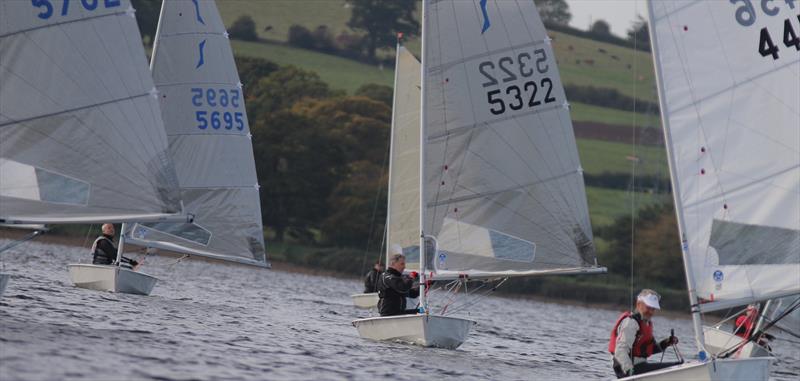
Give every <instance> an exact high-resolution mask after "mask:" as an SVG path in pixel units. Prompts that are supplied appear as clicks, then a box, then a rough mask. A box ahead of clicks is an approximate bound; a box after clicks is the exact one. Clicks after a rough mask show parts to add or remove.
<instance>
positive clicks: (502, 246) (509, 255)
mask: <svg viewBox="0 0 800 381" xmlns="http://www.w3.org/2000/svg"><path fill="white" fill-rule="evenodd" d="M489 239H490V240H491V242H492V250H493V252H494V256H495V258H497V259H504V260H507V261H517V262H533V257H534V254H535V253H536V244H534V243H533V242H530V241H526V240H523V239H519V238H517V237H513V236H510V235H508V234H503V233H500V232H497V231H494V230H489Z"/></svg>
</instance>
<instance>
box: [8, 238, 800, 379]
mask: <svg viewBox="0 0 800 381" xmlns="http://www.w3.org/2000/svg"><path fill="white" fill-rule="evenodd" d="M4 242H6V241H3V240H0V245H2V244H3V243H4ZM88 260H89V255H88V254H86V249H81V248H76V247H69V246H61V245H52V244H42V243H26V244H23V245H21V246H19V247H17V248H15V249H12V250H10V251H8V252H5V253H3V254H2V263H3V267H4V272H6V273H11V274H12V275H13V278H12V279H11V282H10V283H9V286H8V289H7V290H6V292H5V295H4V296H3V297H2V298H0V380H3V381H10V380H51V379H60V380H63V379H66V380H69V379H91V380H100V379H102V380H127V379H149V380H218V379H242V380H261V379H293V380H294V379H308V380H329V379H334V380H335V379H361V380H366V379H374V378H390V377H391V378H393V379H409V380H411V379H415V380H419V379H432V380H438V379H458V380H470V379H483V380H486V379H495V380H515V379H526V380H531V379H536V380H578V379H581V380H588V379H609V378H612V377H613V372H612V371H611V369H610V366H609V361H610V360H609V359H610V357H609V356H610V355H608V354H607V353H606V345H607V341H608V334H609V330H610V328H611V326H612V325H613V323H614V320H615V318H616V317H617V316H618V314H619V311H614V310H605V309H596V308H588V307H582V306H574V305H568V304H557V303H545V302H538V301H530V300H517V299H507V298H499V297H488V298H485V299H483V300H482V301H481V302H480V303H478V304H477V305H475V306H474V307H473V308H471V309H470V312H469V313H468V314H467V313H466V312H465V313H464V314H462V315H461V316H464V317H469V318H471V319H474V320H476V321H478V323H479V324H478V325H477V326H476V327H475V329H474V330H473V332H472V333H471V334H470V336H469V338H468V339H467V341H466V342H465V343H464V344H463V345H462V346H461V347H459V348H458V349H457V350H443V349H431V348H421V347H415V346H409V345H403V344H394V343H381V342H371V341H366V340H363V339H361V338H360V337H359V336H358V333H357V331H356V329H355V328H354V327H353V326H352V325H351V324H350V322H351V321H352V320H353V319H356V318H360V317H366V316H368V315H369V312H368V311H364V310H359V309H356V308H354V307H352V303H351V301H350V298H349V295H350V294H351V293H354V292H360V282H359V281H357V280H346V279H337V278H331V277H323V276H312V275H304V274H297V273H289V272H281V271H270V270H263V269H256V268H250V267H244V266H234V265H211V264H209V263H205V262H201V261H191V260H186V261H183V262H181V263H179V264H177V265H172V266H171V265H170V264H171V263H173V262H174V259H172V258H166V257H151V258H148V259H147V264H146V265H145V266H144V268H143V271H145V272H147V273H150V274H152V275H155V276H158V277H159V278H161V281H160V282H159V284H158V285H157V286H156V289H155V290H154V291H153V294H152V295H151V296H149V297H147V296H137V295H125V294H113V293H106V292H96V291H89V290H83V289H78V288H75V287H73V286H72V285H71V283H70V281H69V278H68V274H67V271H66V265H67V264H68V263H73V262H79V261H82V262H87V261H88ZM655 327H656V334H657V336H658V337H664V336H666V335H668V333H669V329H670V328H674V329H675V332H676V335H677V336H678V337H680V339H681V340H682V341H681V343H680V351H681V352H682V353H683V354H684V355H687V354H690V353H693V352H694V348H693V345H692V341H693V339H692V333H691V321H690V319H688V315H687V316H686V317H666V316H657V317H656V319H655ZM773 349H774V350H775V353H776V355H777V357H778V358H779V361H778V362H777V364H774V365H773V370H772V375H773V377H774V378H775V379H797V377H798V375H800V345H798V342H797V341H794V343H792V342H788V341H784V340H780V341H778V342H776V343H775V344H774V345H773ZM653 359H654V360H655V361H658V360H659V355H656V356H654V357H653ZM674 359H675V356H674V354H673V352H672V351H669V352H667V354H666V356H665V358H664V361H668V360H674Z"/></svg>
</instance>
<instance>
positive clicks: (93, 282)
mask: <svg viewBox="0 0 800 381" xmlns="http://www.w3.org/2000/svg"><path fill="white" fill-rule="evenodd" d="M67 268H68V269H69V277H70V279H71V280H72V283H73V284H74V285H75V287H80V288H87V289H90V290H97V291H111V292H119V293H124V294H138V295H150V292H151V291H153V287H155V285H156V282H158V278H156V277H154V276H150V275H147V274H145V273H142V272H138V271H133V270H131V269H127V268H124V267H118V266H114V265H89V264H72V265H68V266H67Z"/></svg>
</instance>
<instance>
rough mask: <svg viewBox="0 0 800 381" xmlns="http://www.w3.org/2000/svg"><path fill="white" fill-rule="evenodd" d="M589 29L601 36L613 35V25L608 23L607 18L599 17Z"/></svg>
mask: <svg viewBox="0 0 800 381" xmlns="http://www.w3.org/2000/svg"><path fill="white" fill-rule="evenodd" d="M589 30H590V31H591V32H592V33H594V34H599V35H601V36H610V35H611V25H609V24H608V22H606V21H605V20H602V19H599V20H597V21H595V22H594V23H593V24H592V27H591V28H589Z"/></svg>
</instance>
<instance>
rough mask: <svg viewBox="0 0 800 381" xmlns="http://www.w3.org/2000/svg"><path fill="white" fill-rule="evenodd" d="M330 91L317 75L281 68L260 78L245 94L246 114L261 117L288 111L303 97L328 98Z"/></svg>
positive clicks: (293, 68)
mask: <svg viewBox="0 0 800 381" xmlns="http://www.w3.org/2000/svg"><path fill="white" fill-rule="evenodd" d="M332 94H333V92H332V91H331V90H330V88H329V87H328V84H327V83H325V82H324V81H322V80H321V79H320V78H319V75H317V73H315V72H312V71H307V70H302V69H299V68H297V67H295V66H284V67H282V68H280V69H279V70H277V71H275V72H273V73H272V74H270V75H269V76H267V77H264V78H262V79H261V80H259V81H258V83H256V85H255V86H253V88H251V89H250V91H249V92H248V95H247V97H248V103H247V114H248V116H249V117H250V118H251V119H252V118H260V117H262V116H264V115H268V114H270V113H272V112H276V111H278V110H282V109H288V108H289V107H291V106H292V105H294V103H295V102H297V101H299V100H301V99H304V98H327V97H329V96H331V95H332Z"/></svg>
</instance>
